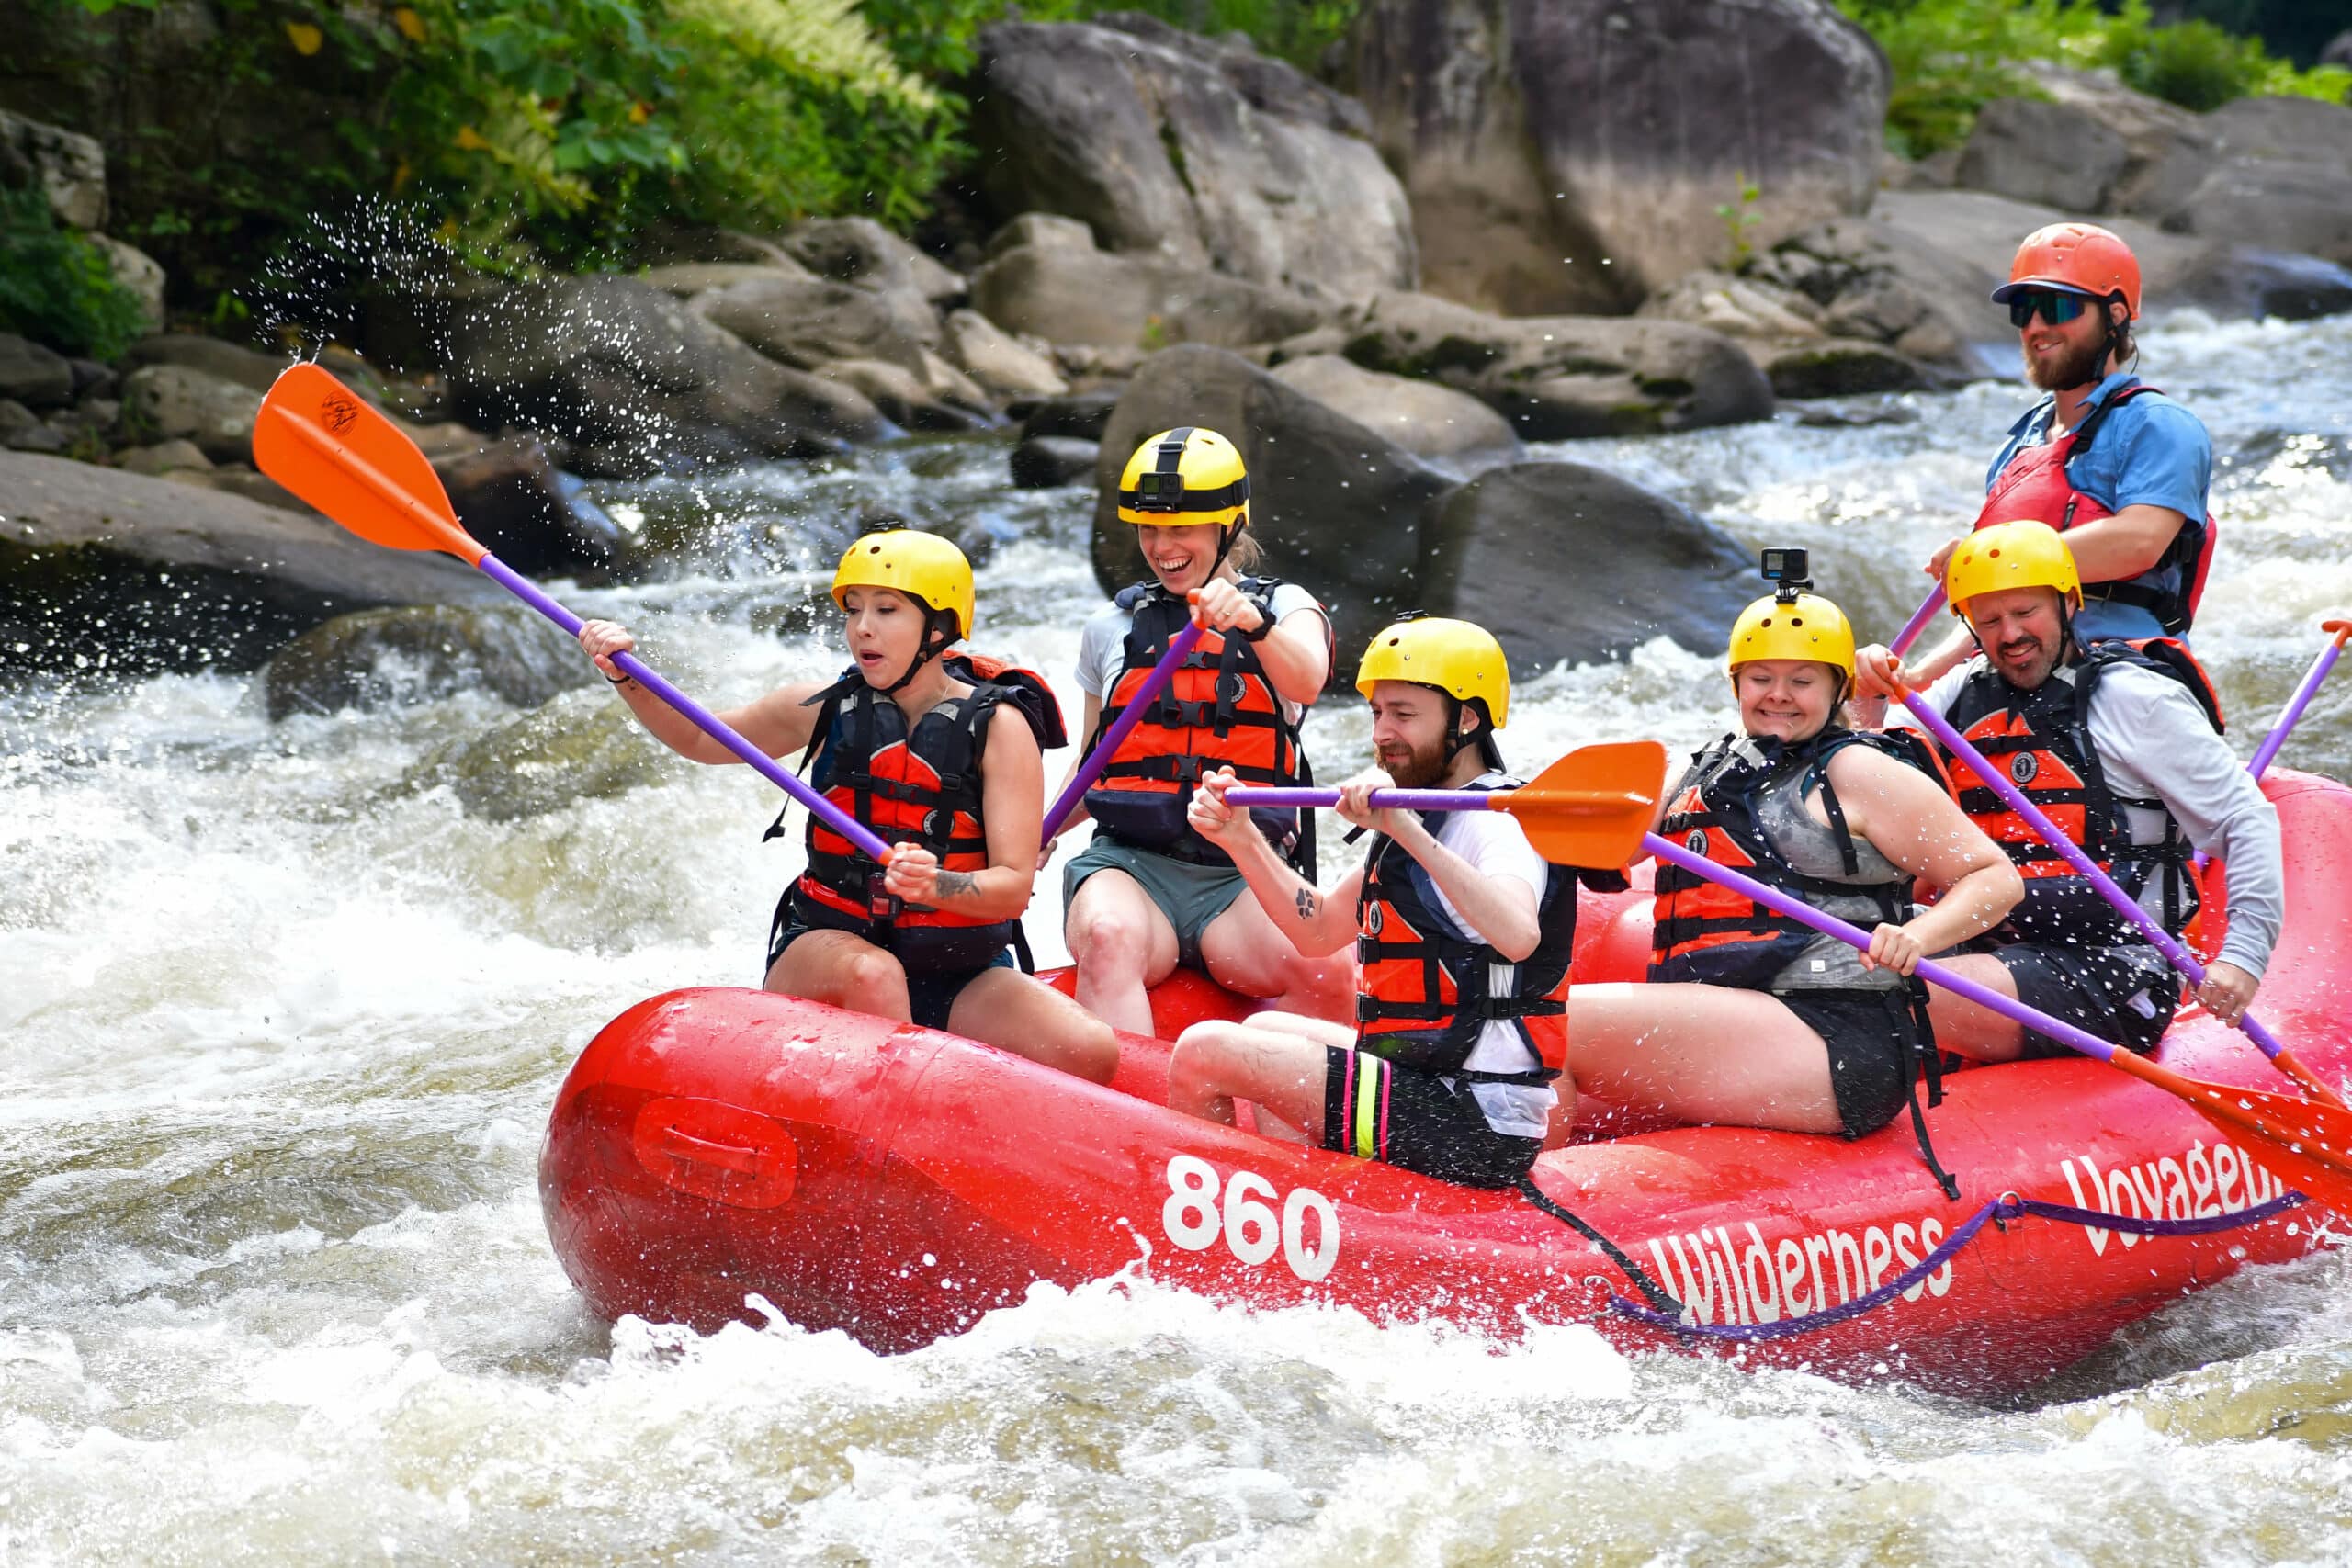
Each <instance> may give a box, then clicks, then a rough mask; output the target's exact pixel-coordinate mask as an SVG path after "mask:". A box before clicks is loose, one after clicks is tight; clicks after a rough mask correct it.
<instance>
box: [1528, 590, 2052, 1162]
mask: <svg viewBox="0 0 2352 1568" xmlns="http://www.w3.org/2000/svg"><path fill="white" fill-rule="evenodd" d="M1767 563H1768V570H1770V569H1772V568H1778V570H1777V571H1776V572H1774V573H1773V575H1775V576H1776V577H1777V579H1778V581H1779V586H1778V588H1777V590H1776V591H1775V592H1773V593H1771V594H1770V595H1769V596H1767V597H1765V598H1762V599H1758V601H1756V602H1755V603H1754V604H1750V605H1749V606H1748V607H1747V610H1745V611H1744V612H1742V613H1741V615H1740V617H1739V619H1738V621H1737V622H1736V624H1735V625H1734V626H1733V627H1732V634H1731V640H1730V647H1729V649H1728V650H1727V657H1726V660H1725V668H1726V670H1727V671H1728V673H1729V674H1730V677H1731V687H1732V697H1733V700H1734V702H1735V703H1736V705H1737V706H1738V710H1739V728H1737V729H1736V730H1735V731H1734V732H1732V733H1731V734H1728V735H1726V736H1724V738H1723V739H1721V740H1718V741H1717V742H1715V743H1714V744H1713V745H1712V746H1710V747H1708V748H1707V749H1706V750H1703V751H1702V752H1700V753H1699V754H1698V755H1697V757H1696V758H1695V759H1694V760H1693V761H1692V763H1691V768H1690V769H1689V771H1688V772H1686V773H1684V774H1683V775H1682V778H1681V780H1680V782H1679V783H1678V784H1676V785H1675V786H1674V788H1672V789H1671V790H1669V791H1668V792H1667V794H1666V795H1665V796H1664V797H1663V798H1662V799H1661V801H1660V803H1659V823H1658V828H1657V831H1658V832H1659V833H1660V834H1661V835H1663V836H1664V837H1666V838H1668V839H1673V840H1679V842H1681V843H1682V844H1683V845H1684V847H1685V848H1687V849H1689V850H1691V852H1693V853H1699V854H1704V855H1705V856H1706V857H1707V858H1708V859H1709V860H1711V861H1713V862H1714V863H1717V864H1719V865H1724V866H1727V867H1729V868H1731V869H1733V870H1736V871H1738V872H1741V873H1744V874H1747V875H1748V876H1750V877H1753V878H1755V879H1757V880H1758V881H1762V882H1766V883H1769V884H1770V885H1772V886H1776V887H1779V888H1781V889H1782V890H1784V891H1787V892H1790V893H1793V894H1794V895H1795V896H1797V897H1801V898H1803V899H1804V901H1805V902H1807V903H1808V904H1811V905H1813V906H1814V907H1815V908H1819V909H1823V910H1826V911H1827V912H1828V913H1831V914H1834V915H1838V916H1840V917H1841V918H1843V919H1848V920H1850V921H1852V922H1853V923H1854V924H1856V925H1859V926H1860V927H1862V928H1863V929H1864V930H1865V931H1871V948H1870V952H1869V953H1868V954H1867V955H1863V954H1859V953H1856V952H1855V951H1854V950H1853V949H1851V948H1849V947H1847V946H1845V945H1844V944H1843V943H1841V942H1837V941H1835V940H1833V939H1831V938H1827V937H1824V936H1821V935H1819V934H1818V933H1816V932H1815V931H1813V930H1812V929H1811V928H1810V927H1808V926H1804V925H1803V924H1800V923H1799V922H1797V921H1795V920H1792V919H1788V918H1787V917H1785V916H1782V915H1778V914H1775V913H1773V912H1772V911H1771V910H1770V909H1767V908H1763V907H1762V906H1761V905H1758V904H1756V903H1754V902H1752V901H1751V900H1749V899H1748V898H1747V897H1744V896H1742V895H1739V894H1736V893H1734V892H1732V891H1730V890H1729V889H1727V888H1724V887H1723V886H1719V885H1717V884H1715V883H1713V882H1710V881H1707V880H1705V879H1703V878H1702V877H1699V876H1697V875H1695V874H1691V873H1690V872H1686V871H1683V870H1680V869H1679V868H1678V867H1673V866H1666V865H1661V866H1659V867H1658V868H1657V901H1656V904H1655V906H1654V908H1653V922H1654V926H1653V933H1652V939H1651V942H1652V946H1651V956H1650V969H1649V976H1648V982H1647V983H1646V984H1643V985H1593V986H1577V987H1575V988H1574V989H1573V990H1572V991H1571V992H1570V994H1569V1000H1568V1007H1569V1012H1570V1014H1571V1016H1572V1017H1573V1018H1574V1019H1575V1020H1576V1039H1575V1044H1574V1047H1573V1049H1572V1050H1571V1051H1570V1052H1569V1070H1570V1075H1571V1078H1572V1081H1573V1088H1572V1090H1571V1092H1570V1093H1569V1094H1567V1095H1566V1096H1564V1097H1563V1098H1564V1100H1565V1102H1566V1103H1565V1104H1564V1106H1563V1110H1564V1112H1565V1114H1564V1116H1563V1118H1562V1123H1563V1127H1564V1128H1565V1125H1566V1123H1567V1122H1570V1121H1572V1120H1573V1117H1574V1114H1575V1091H1590V1092H1592V1093H1593V1094H1594V1095H1595V1096H1596V1097H1598V1098H1599V1099H1601V1100H1606V1101H1608V1102H1609V1103H1611V1104H1613V1105H1617V1106H1621V1107H1625V1108H1629V1109H1634V1108H1638V1109H1639V1110H1640V1111H1645V1112H1648V1113H1650V1114H1653V1115H1655V1114H1663V1115H1666V1116H1668V1117H1671V1118H1672V1119H1674V1120H1676V1121H1678V1122H1691V1123H1701V1122H1731V1123H1736V1124H1740V1125H1746V1126H1755V1127H1776V1128H1781V1129H1783V1130H1785V1131H1789V1132H1798V1133H1835V1134H1844V1135H1845V1136H1847V1137H1860V1135H1862V1134H1865V1133H1870V1132H1874V1131H1876V1130H1877V1129H1878V1128H1880V1127H1882V1126H1884V1125H1885V1124H1886V1123H1887V1122H1890V1121H1892V1120H1894V1117H1895V1116H1896V1114H1897V1113H1899V1112H1900V1111H1902V1110H1903V1109H1904V1108H1905V1104H1906V1103H1907V1104H1910V1105H1911V1106H1912V1108H1913V1110H1914V1112H1915V1116H1916V1112H1917V1100H1916V1099H1914V1094H1915V1089H1914V1087H1913V1086H1914V1084H1915V1083H1916V1081H1917V1078H1918V1077H1919V1075H1920V1073H1921V1072H1922V1070H1923V1069H1932V1067H1933V1066H1934V1062H1935V1055H1934V1050H1933V1042H1932V1039H1931V1038H1930V1037H1929V1036H1928V1032H1927V1031H1926V1029H1925V1028H1924V1026H1923V1022H1922V1021H1923V1019H1924V1017H1925V1014H1924V1010H1923V1005H1924V1004H1923V998H1921V997H1920V996H1919V994H1918V992H1919V990H1920V989H1921V988H1922V987H1920V984H1919V982H1917V980H1915V979H1913V978H1912V977H1911V976H1912V975H1913V971H1914V970H1915V969H1916V968H1917V965H1918V962H1919V960H1920V958H1921V957H1923V956H1924V955H1926V954H1928V953H1934V952H1939V951H1940V950H1942V949H1944V948H1947V947H1950V946H1951V945H1953V944H1954V943H1956V942H1963V941H1965V940H1967V939H1968V938H1970V937H1973V936H1975V935H1976V934H1978V933H1979V932H1981V931H1985V930H1987V929H1989V928H1990V927H1991V926H1993V925H1994V924H1995V923H1996V922H1997V921H1998V920H1999V919H2000V918H2001V917H2002V916H2003V915H2004V914H2005V913H2007V910H2008V908H2010V906H2012V905H2013V904H2015V903H2016V902H2017V901H2018V895H2019V892H2020V888H2019V886H2018V876H2017V873H2016V871H2015V869H2014V868H2012V867H2011V866H2010V864H2009V863H2008V861H2007V858H2006V857H2004V856H2003V855H2002V853H2001V852H2000V850H1999V849H1998V848H1997V847H1996V846H1995V844H1994V843H1993V842H1992V840H1989V839H1987V838H1986V837H1985V835H1984V834H1983V833H1981V832H1979V831H1977V829H1975V828H1974V827H1973V826H1972V825H1971V824H1970V822H1969V820H1968V818H1966V817H1964V816H1962V814H1961V810H1960V807H1958V806H1957V805H1955V804H1954V803H1953V801H1952V798H1951V794H1950V791H1949V787H1948V785H1947V784H1946V782H1945V780H1944V778H1943V776H1942V774H1941V773H1940V771H1939V769H1938V767H1937V766H1936V763H1935V760H1934V758H1933V756H1932V755H1931V754H1929V753H1928V752H1927V751H1926V750H1925V749H1924V748H1921V747H1919V746H1917V744H1916V743H1914V742H1912V741H1911V740H1910V739H1908V738H1889V737H1884V736H1881V735H1878V734H1875V733H1871V732H1866V731H1858V730H1855V729H1852V728H1849V727H1848V726H1847V724H1846V722H1845V720H1844V717H1843V716H1842V714H1841V711H1840V709H1841V705H1842V703H1843V702H1844V700H1845V699H1846V697H1847V696H1848V695H1849V692H1850V688H1851V684H1852V681H1853V675H1854V633H1853V628H1852V627H1851V626H1849V624H1848V622H1847V619H1846V616H1845V615H1844V613H1843V612H1841V611H1840V610H1839V609H1838V606H1837V605H1835V604H1831V603H1830V602H1829V601H1828V600H1827V599H1825V598H1823V597H1821V596H1820V595H1819V594H1817V593H1814V592H1810V589H1811V587H1812V584H1810V583H1809V582H1806V581H1803V577H1804V552H1802V551H1772V552H1768V553H1767ZM1919 881H1924V882H1926V883H1927V884H1928V886H1932V887H1934V888H1936V889H1939V891H1940V893H1941V897H1939V899H1938V900H1937V901H1936V903H1935V904H1934V905H1933V906H1932V907H1931V908H1928V909H1926V910H1924V911H1921V910H1917V909H1915V908H1914V907H1913V904H1912V894H1913V887H1914V884H1915V883H1916V882H1919ZM1917 1126H1918V1129H1919V1134H1920V1141H1921V1147H1922V1152H1923V1154H1925V1155H1926V1157H1927V1158H1928V1164H1929V1166H1930V1168H1935V1169H1936V1171H1937V1176H1938V1179H1939V1180H1945V1181H1947V1183H1948V1181H1949V1179H1947V1178H1945V1177H1943V1174H1942V1172H1941V1170H1940V1168H1936V1167H1935V1161H1934V1156H1933V1154H1932V1152H1931V1151H1928V1148H1927V1137H1926V1130H1925V1123H1924V1122H1917Z"/></svg>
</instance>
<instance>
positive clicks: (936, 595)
mask: <svg viewBox="0 0 2352 1568" xmlns="http://www.w3.org/2000/svg"><path fill="white" fill-rule="evenodd" d="M853 588H889V589H895V590H896V591H897V592H900V593H903V594H905V595H906V596H907V597H908V598H910V599H916V600H920V601H922V605H923V607H924V608H925V609H928V610H933V611H940V612H944V613H945V614H947V615H953V616H955V617H956V626H955V629H954V630H953V632H952V633H951V634H950V635H949V637H948V638H947V640H948V641H949V642H954V641H956V640H957V639H958V638H961V637H969V636H971V635H972V609H973V594H972V563H971V562H970V561H967V560H966V559H965V558H964V552H963V551H961V550H959V549H957V548H956V547H955V545H954V544H952V543H950V542H949V541H948V540H945V539H943V538H941V537H940V536H938V535H936V534H925V533H922V532H921V531H920V530H917V529H913V528H885V529H880V530H877V531H876V532H874V533H871V534H866V535H863V536H860V537H859V538H858V539H857V540H856V541H854V543H853V544H851V546H850V547H849V548H848V549H847V550H845V551H843V552H842V564H841V565H840V566H839V567H838V568H837V569H835V570H834V572H833V603H834V604H840V605H841V606H842V609H844V610H846V609H848V608H849V606H848V605H847V604H843V603H842V594H844V593H846V592H848V591H849V590H850V589H853Z"/></svg>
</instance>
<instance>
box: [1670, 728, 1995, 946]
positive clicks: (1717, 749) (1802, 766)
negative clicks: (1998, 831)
mask: <svg viewBox="0 0 2352 1568" xmlns="http://www.w3.org/2000/svg"><path fill="white" fill-rule="evenodd" d="M1849 746H1867V747H1870V748H1871V750H1877V751H1883V752H1885V753H1886V754H1887V755H1888V756H1891V757H1894V758H1895V759H1897V760H1898V761H1905V762H1908V763H1910V764H1911V765H1912V766H1913V767H1916V768H1917V769H1918V770H1919V771H1920V772H1922V773H1927V774H1928V775H1929V776H1930V777H1932V778H1933V779H1935V780H1936V782H1937V783H1938V784H1940V785H1942V786H1943V787H1944V788H1946V789H1947V790H1949V789H1950V788H1951V784H1950V782H1949V781H1948V780H1947V779H1946V777H1945V775H1944V771H1943V769H1942V767H1941V766H1940V764H1939V762H1938V761H1937V758H1936V755H1935V753H1934V752H1933V751H1932V750H1930V749H1929V748H1928V745H1927V743H1926V742H1925V741H1923V740H1921V739H1919V738H1918V737H1917V736H1916V735H1914V734H1912V733H1911V732H1910V731H1908V730H1902V729H1895V730H1888V731H1885V732H1883V733H1877V732H1872V731H1868V730H1857V729H1841V728H1831V729H1826V730H1824V731H1823V732H1822V733H1821V734H1819V735H1816V736H1815V737H1813V738H1812V739H1809V740H1805V741H1803V742H1800V743H1799V744H1797V745H1795V746H1788V745H1784V744H1782V743H1781V742H1780V741H1778V740H1759V739H1754V738H1753V737H1750V736H1745V735H1726V736H1724V738H1723V739H1721V740H1718V741H1716V742H1715V743H1714V744H1713V746H1711V747H1709V748H1708V749H1707V750H1704V751H1702V752H1700V753H1698V754H1697V755H1696V756H1695V757H1693V758H1692V759H1691V767H1690V770H1689V771H1688V772H1686V773H1684V774H1683V775H1682V780H1681V782H1680V783H1679V784H1677V785H1676V787H1675V792H1674V804H1673V806H1672V807H1671V809H1669V810H1668V813H1667V815H1666V818H1665V819H1664V820H1663V821H1661V822H1660V823H1659V825H1658V833H1659V835H1660V836H1661V837H1664V838H1668V839H1672V840H1678V841H1679V842H1680V843H1681V845H1682V847H1683V848H1685V849H1687V850H1689V851H1690V852H1691V853H1692V854H1699V855H1704V856H1706V857H1707V859H1709V860H1711V861H1713V863H1715V864H1717V865H1721V866H1727V867H1729V868H1730V869H1732V870H1734V871H1737V872H1741V873H1744V874H1747V875H1748V876H1752V877H1754V878H1755V879H1756V880H1757V881H1758V882H1761V883H1764V884H1766V885H1767V886H1772V887H1777V888H1779V889H1781V891H1783V892H1786V893H1789V894H1792V895H1793V896H1795V897H1798V898H1801V899H1803V900H1804V902H1805V903H1806V904H1808V905H1811V906H1813V907H1814V908H1819V909H1824V910H1826V911H1827V912H1829V913H1832V914H1836V915H1838V916H1840V917H1841V918H1843V919H1847V920H1849V921H1851V922H1852V923H1853V924H1855V925H1859V926H1860V927H1861V928H1862V929H1863V930H1865V931H1868V930H1869V929H1871V927H1872V926H1874V925H1877V924H1879V923H1880V922H1882V921H1891V922H1894V923H1895V924H1901V923H1902V922H1903V921H1904V920H1905V919H1908V918H1909V908H1910V905H1911V892H1912V879H1911V878H1910V877H1908V876H1904V877H1900V878H1897V879H1894V880H1890V881H1887V882H1861V881H1855V880H1843V879H1837V878H1830V877H1819V876H1811V875H1807V874H1804V873H1803V872H1800V871H1798V870H1797V869H1796V868H1795V867H1794V866H1792V865H1791V864H1790V863H1788V861H1787V860H1786V859H1785V858H1783V857H1782V855H1781V852H1779V851H1778V850H1776V849H1774V848H1773V847H1772V843H1771V840H1770V838H1769V837H1768V836H1767V835H1766V834H1765V832H1764V830H1763V828H1762V826H1761V816H1760V808H1761V803H1762V800H1763V797H1764V796H1765V795H1766V794H1767V793H1769V792H1771V791H1775V790H1781V789H1793V790H1796V791H1797V792H1798V798H1799V799H1800V800H1802V799H1803V798H1804V796H1805V795H1809V794H1811V793H1812V792H1813V791H1814V790H1815V788H1818V789H1819V790H1820V792H1821V804H1822V808H1823V810H1824V811H1825V812H1826V814H1827V816H1828V818H1829V829H1830V832H1831V833H1832V834H1833V835H1834V836H1835V838H1836V840H1837V841H1838V853H1839V856H1840V858H1841V859H1842V860H1843V861H1844V863H1845V868H1846V870H1847V872H1848V874H1849V876H1852V875H1855V874H1859V872H1860V859H1859V858H1858V856H1857V854H1856V852H1855V846H1854V837H1853V834H1852V833H1851V832H1850V831H1849V829H1847V827H1846V812H1845V808H1844V807H1842V806H1841V805H1840V804H1839V803H1838V792H1837V791H1836V790H1835V789H1833V788H1832V787H1831V786H1830V783H1829V759H1830V758H1832V757H1834V756H1836V755H1837V754H1838V752H1839V751H1841V750H1844V749H1845V748H1847V747H1849ZM1817 940H1819V937H1818V934H1817V933H1816V932H1815V931H1814V929H1813V928H1812V927H1811V926H1808V925H1805V924H1804V923H1803V922H1802V921H1798V920H1794V919H1790V918H1789V917H1788V916H1786V915H1782V914H1780V913H1777V912H1776V911H1774V910H1771V909H1768V908H1765V907H1764V906H1763V905H1761V904H1758V903H1757V902H1756V901H1755V900H1754V899H1752V898H1749V897H1747V895H1745V894H1743V893H1736V892H1734V891H1733V890H1732V889H1730V888H1728V887H1725V886H1722V885H1721V884H1719V883H1714V882H1710V881H1708V880H1707V879H1706V878H1705V877H1702V876H1700V875H1698V874H1695V873H1693V872H1689V871H1685V870H1683V869H1682V868H1681V867H1679V866H1674V865H1668V864H1665V863H1660V864H1659V866H1658V868H1657V899H1656V901H1655V902H1654V904H1653V905H1652V908H1651V932H1650V966H1649V978H1650V980H1651V981H1652V982H1654V983H1669V984H1670V983H1676V982H1686V981H1695V982H1699V983H1702V984H1706V985H1715V986H1736V987H1742V988H1744V989H1747V990H1758V991H1760V990H1769V989H1770V988H1771V985H1772V981H1773V979H1774V978H1775V977H1776V976H1779V975H1780V974H1781V972H1782V971H1784V970H1785V969H1786V968H1787V967H1788V965H1789V964H1792V962H1794V961H1795V960H1796V959H1797V957H1798V956H1799V955H1800V954H1801V953H1804V950H1805V948H1807V947H1808V946H1810V945H1811V944H1812V943H1813V942H1815V941H1817Z"/></svg>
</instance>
